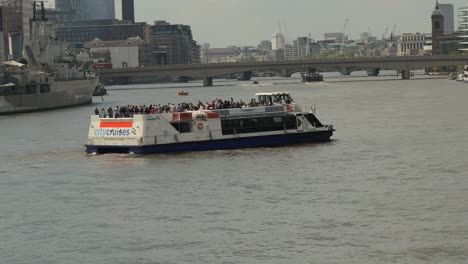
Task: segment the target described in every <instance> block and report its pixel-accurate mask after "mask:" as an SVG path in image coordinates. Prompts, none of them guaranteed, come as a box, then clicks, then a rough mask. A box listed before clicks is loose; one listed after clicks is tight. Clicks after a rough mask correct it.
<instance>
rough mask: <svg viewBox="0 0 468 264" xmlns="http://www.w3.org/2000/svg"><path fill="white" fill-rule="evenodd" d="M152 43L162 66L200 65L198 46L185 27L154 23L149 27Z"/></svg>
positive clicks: (164, 22)
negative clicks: (162, 61)
mask: <svg viewBox="0 0 468 264" xmlns="http://www.w3.org/2000/svg"><path fill="white" fill-rule="evenodd" d="M151 35H152V43H153V45H154V47H155V49H156V52H157V53H158V54H159V56H161V58H160V60H165V63H164V64H170V65H171V64H193V63H200V61H201V60H200V46H199V45H197V43H196V41H194V40H193V36H192V30H191V28H190V26H187V25H180V24H178V25H171V24H170V23H168V22H166V21H155V23H154V25H153V26H151Z"/></svg>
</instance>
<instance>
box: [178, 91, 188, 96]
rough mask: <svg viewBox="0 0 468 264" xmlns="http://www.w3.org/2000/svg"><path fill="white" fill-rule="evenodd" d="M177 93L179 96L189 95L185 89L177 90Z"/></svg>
mask: <svg viewBox="0 0 468 264" xmlns="http://www.w3.org/2000/svg"><path fill="white" fill-rule="evenodd" d="M177 95H179V96H187V95H189V93H188V92H186V91H179V92H177Z"/></svg>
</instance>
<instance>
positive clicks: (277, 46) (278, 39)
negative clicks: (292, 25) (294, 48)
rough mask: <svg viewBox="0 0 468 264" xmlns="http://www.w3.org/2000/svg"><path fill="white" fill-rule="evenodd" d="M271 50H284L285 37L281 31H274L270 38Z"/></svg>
mask: <svg viewBox="0 0 468 264" xmlns="http://www.w3.org/2000/svg"><path fill="white" fill-rule="evenodd" d="M271 48H272V50H284V49H285V48H286V38H285V37H284V35H283V34H281V33H276V34H274V35H273V37H272V39H271Z"/></svg>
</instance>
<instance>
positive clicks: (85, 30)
mask: <svg viewBox="0 0 468 264" xmlns="http://www.w3.org/2000/svg"><path fill="white" fill-rule="evenodd" d="M145 26H146V24H145V23H135V24H131V23H128V21H116V20H99V21H75V22H62V23H59V24H57V26H56V30H55V36H56V37H57V39H59V40H61V41H64V42H67V43H69V44H70V45H71V46H72V47H76V48H80V47H82V46H83V45H84V44H85V43H87V42H90V41H92V40H94V39H100V40H103V41H112V40H126V39H128V38H131V37H140V38H144V37H145V33H144V27H145Z"/></svg>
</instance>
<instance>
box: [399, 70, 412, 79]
mask: <svg viewBox="0 0 468 264" xmlns="http://www.w3.org/2000/svg"><path fill="white" fill-rule="evenodd" d="M410 78H411V72H410V71H409V70H404V71H401V79H402V80H409V79H410Z"/></svg>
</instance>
